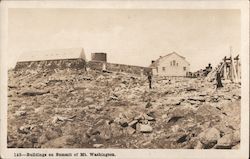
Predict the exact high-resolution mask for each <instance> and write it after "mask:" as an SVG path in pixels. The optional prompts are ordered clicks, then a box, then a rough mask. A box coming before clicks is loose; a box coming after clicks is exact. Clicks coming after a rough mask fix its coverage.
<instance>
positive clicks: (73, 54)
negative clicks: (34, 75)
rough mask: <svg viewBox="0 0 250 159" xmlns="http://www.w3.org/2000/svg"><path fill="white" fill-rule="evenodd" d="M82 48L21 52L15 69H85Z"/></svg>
mask: <svg viewBox="0 0 250 159" xmlns="http://www.w3.org/2000/svg"><path fill="white" fill-rule="evenodd" d="M85 67H86V57H85V53H84V50H83V48H69V49H57V50H46V51H34V52H26V53H23V54H21V56H20V57H19V59H18V61H17V64H16V66H15V70H20V69H50V70H54V69H85Z"/></svg>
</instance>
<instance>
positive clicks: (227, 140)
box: [215, 133, 240, 149]
mask: <svg viewBox="0 0 250 159" xmlns="http://www.w3.org/2000/svg"><path fill="white" fill-rule="evenodd" d="M235 136H237V135H234V134H232V133H231V134H226V135H224V136H223V137H222V138H220V139H219V140H218V142H217V144H216V145H215V148H216V149H231V148H232V147H233V146H235V145H237V144H238V143H239V142H240V140H239V139H238V138H237V137H235Z"/></svg>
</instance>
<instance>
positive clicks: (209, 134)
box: [199, 128, 220, 149]
mask: <svg viewBox="0 0 250 159" xmlns="http://www.w3.org/2000/svg"><path fill="white" fill-rule="evenodd" d="M199 137H200V141H201V143H202V144H203V145H204V148H205V149H209V148H212V147H213V146H214V145H215V144H216V143H217V141H218V139H219V138H220V132H219V131H218V130H217V129H216V128H210V129H207V130H206V131H204V132H202V133H201V134H199Z"/></svg>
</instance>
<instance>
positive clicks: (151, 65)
mask: <svg viewBox="0 0 250 159" xmlns="http://www.w3.org/2000/svg"><path fill="white" fill-rule="evenodd" d="M173 54H175V55H177V56H179V57H180V58H182V59H183V60H186V58H185V57H183V56H181V55H179V54H178V53H176V52H172V53H169V54H167V55H164V56H160V57H159V58H158V59H157V60H155V62H154V63H152V64H150V66H149V67H156V65H157V64H158V63H159V61H160V60H161V59H163V58H166V57H169V56H171V55H173ZM187 63H189V62H187Z"/></svg>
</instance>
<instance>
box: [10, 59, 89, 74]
mask: <svg viewBox="0 0 250 159" xmlns="http://www.w3.org/2000/svg"><path fill="white" fill-rule="evenodd" d="M85 67H86V62H85V61H84V60H83V59H66V60H46V61H29V62H17V64H16V66H15V68H14V70H15V71H18V70H23V69H27V70H39V69H43V70H54V69H60V70H63V69H68V68H69V69H77V70H78V69H85Z"/></svg>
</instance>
